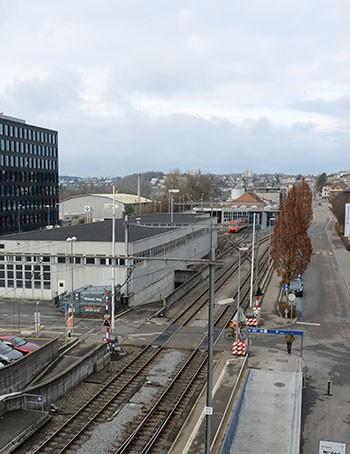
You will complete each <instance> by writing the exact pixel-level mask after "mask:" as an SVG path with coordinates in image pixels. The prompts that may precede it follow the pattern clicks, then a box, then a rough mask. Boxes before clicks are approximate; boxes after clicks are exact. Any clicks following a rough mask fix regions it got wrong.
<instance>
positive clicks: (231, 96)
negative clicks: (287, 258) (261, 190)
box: [0, 0, 350, 176]
mask: <svg viewBox="0 0 350 454" xmlns="http://www.w3.org/2000/svg"><path fill="white" fill-rule="evenodd" d="M349 17H350V2H349V1H348V0H307V1H305V0H283V1H280V0H191V1H190V0H188V1H182V0H152V1H144V0H128V1H125V0H124V1H120V0H59V1H48V0H30V1H28V0H0V112H3V113H5V114H7V115H11V116H15V117H19V118H24V119H26V121H27V122H28V123H30V124H36V125H40V126H44V127H48V128H52V129H55V130H58V132H59V164H60V174H62V175H78V176H93V175H94V176H116V175H126V174H129V173H135V172H143V171H147V170H161V171H164V172H167V171H170V170H172V169H175V168H179V169H180V170H182V171H187V170H194V169H201V170H202V171H204V172H211V173H234V172H240V171H244V170H245V169H251V170H253V171H254V172H256V173H259V172H269V173H273V172H284V173H302V174H307V173H314V174H317V173H321V172H323V171H326V172H333V171H336V170H340V169H349V168H350V128H349V126H350V27H349Z"/></svg>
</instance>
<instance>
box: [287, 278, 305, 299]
mask: <svg viewBox="0 0 350 454" xmlns="http://www.w3.org/2000/svg"><path fill="white" fill-rule="evenodd" d="M289 293H294V294H295V296H303V294H304V282H303V280H302V279H301V278H300V277H298V278H296V279H293V280H292V281H291V283H290V284H289Z"/></svg>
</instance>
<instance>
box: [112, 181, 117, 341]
mask: <svg viewBox="0 0 350 454" xmlns="http://www.w3.org/2000/svg"><path fill="white" fill-rule="evenodd" d="M111 260H112V298H111V299H112V301H111V319H112V320H111V334H112V335H113V334H114V328H115V321H114V315H115V307H114V303H115V261H116V258H115V186H114V185H113V205H112V259H111Z"/></svg>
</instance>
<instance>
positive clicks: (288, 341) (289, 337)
mask: <svg viewBox="0 0 350 454" xmlns="http://www.w3.org/2000/svg"><path fill="white" fill-rule="evenodd" d="M294 339H295V337H294V336H293V334H286V344H287V352H288V355H290V354H291V353H292V344H293V342H294Z"/></svg>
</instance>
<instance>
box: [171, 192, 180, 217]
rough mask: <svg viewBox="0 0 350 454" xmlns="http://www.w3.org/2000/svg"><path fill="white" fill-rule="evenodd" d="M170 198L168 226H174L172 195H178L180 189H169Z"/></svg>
mask: <svg viewBox="0 0 350 454" xmlns="http://www.w3.org/2000/svg"><path fill="white" fill-rule="evenodd" d="M168 192H169V196H170V224H174V194H178V193H179V192H180V189H169V190H168Z"/></svg>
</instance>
